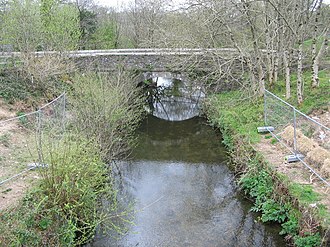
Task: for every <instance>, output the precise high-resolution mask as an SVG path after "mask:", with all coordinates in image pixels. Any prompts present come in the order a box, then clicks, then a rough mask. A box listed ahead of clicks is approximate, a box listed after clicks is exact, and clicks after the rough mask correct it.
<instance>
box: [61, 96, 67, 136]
mask: <svg viewBox="0 0 330 247" xmlns="http://www.w3.org/2000/svg"><path fill="white" fill-rule="evenodd" d="M62 107H63V109H62V111H63V112H62V131H63V133H62V136H63V134H64V132H65V120H66V93H64V94H63V106H62Z"/></svg>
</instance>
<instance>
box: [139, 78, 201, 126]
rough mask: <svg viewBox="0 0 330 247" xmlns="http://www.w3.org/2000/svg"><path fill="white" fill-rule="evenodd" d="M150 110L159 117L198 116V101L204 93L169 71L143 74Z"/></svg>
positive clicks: (172, 118) (182, 117) (170, 118)
mask: <svg viewBox="0 0 330 247" xmlns="http://www.w3.org/2000/svg"><path fill="white" fill-rule="evenodd" d="M144 78H146V79H145V80H147V81H145V84H144V87H145V88H146V91H147V96H148V103H149V107H150V112H152V114H153V115H154V116H156V117H158V118H160V119H165V120H168V121H182V120H186V119H190V118H193V117H195V116H198V115H199V113H200V106H201V105H200V101H201V99H203V98H204V96H205V94H204V92H203V90H202V87H201V86H200V85H199V84H197V83H193V82H191V81H189V80H187V81H185V80H182V79H183V78H185V77H184V76H183V75H182V74H179V73H176V74H174V73H171V72H147V73H145V74H144Z"/></svg>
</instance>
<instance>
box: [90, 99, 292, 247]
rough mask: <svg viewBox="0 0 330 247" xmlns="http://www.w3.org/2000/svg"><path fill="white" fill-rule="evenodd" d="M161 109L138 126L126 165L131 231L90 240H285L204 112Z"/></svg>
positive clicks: (123, 187) (121, 245)
mask: <svg viewBox="0 0 330 247" xmlns="http://www.w3.org/2000/svg"><path fill="white" fill-rule="evenodd" d="M171 106H173V104H171ZM172 108H173V107H172ZM183 108H185V107H183ZM164 109H166V108H164ZM186 110H187V108H185V111H186ZM162 111H163V110H162ZM174 112H175V114H176V116H175V119H180V118H179V117H178V116H179V115H180V114H179V113H178V112H180V111H179V110H178V109H176V110H175V111H174ZM158 113H159V112H158ZM158 113H157V114H155V115H156V116H157V117H156V116H152V115H149V116H148V117H147V118H146V119H145V120H144V121H143V123H142V125H141V127H140V129H139V130H138V134H139V136H140V137H139V145H138V147H137V148H136V149H135V150H134V151H133V154H132V157H133V160H132V161H131V162H125V163H122V164H120V170H121V177H122V179H121V183H120V186H119V196H120V198H122V199H123V202H124V203H127V204H128V203H130V202H135V203H134V205H133V207H134V212H135V213H134V220H133V221H134V224H129V225H128V228H129V231H128V233H127V234H126V235H124V236H121V237H118V236H117V237H114V236H101V235H99V236H96V238H95V240H94V242H93V244H91V245H92V246H116V247H117V246H118V247H131V246H146V247H147V246H148V247H149V246H150V247H154V246H193V247H195V246H196V247H198V246H205V247H206V246H210V247H216V246H258V247H261V246H265V247H270V246H285V243H284V241H283V238H281V237H280V236H279V235H278V232H279V228H278V226H277V225H265V224H261V223H259V222H258V221H257V218H256V215H255V214H253V213H251V212H250V211H249V209H250V207H251V204H250V203H249V202H248V201H246V200H245V199H243V198H242V195H241V194H240V193H239V192H238V191H237V188H236V185H235V183H234V175H233V174H232V172H231V171H230V170H229V169H228V166H227V164H226V160H227V156H226V150H225V148H224V146H223V145H222V144H221V136H220V134H219V133H218V132H215V131H214V130H213V129H212V128H211V127H210V126H208V125H207V123H206V121H205V120H204V119H203V118H200V117H198V116H195V117H192V116H191V115H190V118H189V119H186V118H187V116H188V115H189V114H187V112H183V115H182V118H183V119H185V120H183V121H168V120H165V119H161V118H159V116H160V115H159V114H158ZM168 115H169V112H167V113H166V114H165V115H163V116H168ZM170 115H171V114H170Z"/></svg>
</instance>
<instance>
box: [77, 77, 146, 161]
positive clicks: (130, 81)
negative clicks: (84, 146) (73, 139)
mask: <svg viewBox="0 0 330 247" xmlns="http://www.w3.org/2000/svg"><path fill="white" fill-rule="evenodd" d="M73 82H74V84H73V93H72V97H71V98H72V99H71V104H72V112H73V114H74V125H75V126H76V127H77V128H78V129H80V130H82V132H83V134H84V135H85V136H86V137H87V139H93V140H95V142H96V143H97V144H98V145H99V147H100V149H101V151H102V157H103V159H105V160H106V161H111V160H113V159H118V158H123V157H125V155H126V154H127V151H128V150H129V149H130V147H131V146H132V145H133V144H134V143H135V142H134V140H135V137H134V131H135V129H136V127H137V126H138V123H139V122H140V118H141V114H142V112H143V107H142V103H143V101H142V98H141V96H140V95H142V94H140V93H139V90H138V89H137V87H136V85H135V84H134V82H135V81H134V78H133V77H132V76H131V75H130V74H129V73H128V72H124V71H122V70H117V71H116V72H115V73H113V74H111V75H100V74H96V73H92V72H90V73H87V74H85V75H76V76H75V77H74V79H73Z"/></svg>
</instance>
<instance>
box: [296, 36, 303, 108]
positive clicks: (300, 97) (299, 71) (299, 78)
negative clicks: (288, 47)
mask: <svg viewBox="0 0 330 247" xmlns="http://www.w3.org/2000/svg"><path fill="white" fill-rule="evenodd" d="M302 50H303V45H302V41H299V48H298V69H297V99H298V104H299V105H300V104H301V103H302V102H303V78H302V73H303V71H302V67H303V61H302V53H303V51H302Z"/></svg>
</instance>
